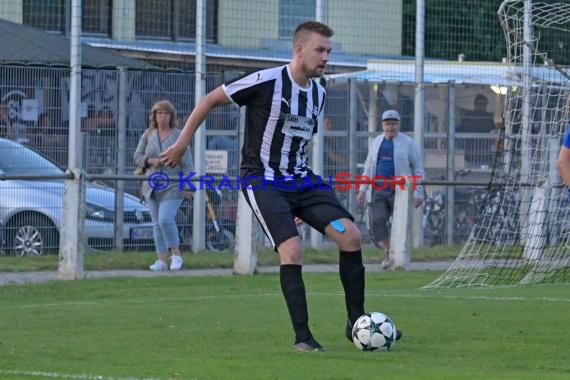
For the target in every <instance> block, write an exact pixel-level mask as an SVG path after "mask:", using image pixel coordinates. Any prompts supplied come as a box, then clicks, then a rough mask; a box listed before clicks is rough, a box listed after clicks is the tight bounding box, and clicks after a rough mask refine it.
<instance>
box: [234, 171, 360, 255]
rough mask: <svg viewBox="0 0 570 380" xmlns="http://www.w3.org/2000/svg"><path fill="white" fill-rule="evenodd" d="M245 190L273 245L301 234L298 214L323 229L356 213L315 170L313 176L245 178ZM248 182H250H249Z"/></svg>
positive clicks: (308, 222)
mask: <svg viewBox="0 0 570 380" xmlns="http://www.w3.org/2000/svg"><path fill="white" fill-rule="evenodd" d="M245 179H246V181H247V183H246V184H244V185H243V186H242V192H243V194H244V196H245V199H246V200H247V203H248V204H249V207H251V209H252V210H253V213H254V215H255V217H256V218H257V220H258V221H259V223H260V224H261V227H262V228H263V232H264V233H265V235H266V236H267V238H268V239H269V240H270V241H271V244H272V245H273V248H274V249H275V250H277V248H278V247H279V245H280V244H281V243H283V242H285V241H286V240H288V239H290V238H292V237H295V236H298V235H299V233H298V231H297V226H296V225H295V221H294V217H295V216H297V217H299V218H301V219H302V220H303V221H304V222H305V223H307V224H308V225H309V226H311V227H313V228H314V229H316V230H317V231H319V232H320V233H322V234H324V233H325V228H326V227H327V226H328V225H329V224H330V222H332V221H334V220H337V219H341V218H348V219H350V220H353V221H354V218H353V216H352V215H351V214H350V213H349V212H348V211H346V210H345V209H344V207H342V205H341V204H340V202H339V201H338V199H337V197H336V194H335V192H334V189H333V188H332V187H330V186H329V183H328V182H327V181H324V183H323V180H320V179H319V177H317V176H316V175H314V174H310V175H309V178H306V177H305V178H304V179H301V178H300V179H296V180H292V181H287V183H283V182H280V181H276V182H275V183H269V182H268V181H267V180H264V179H262V178H261V177H250V178H249V179H248V178H245ZM246 185H247V186H246Z"/></svg>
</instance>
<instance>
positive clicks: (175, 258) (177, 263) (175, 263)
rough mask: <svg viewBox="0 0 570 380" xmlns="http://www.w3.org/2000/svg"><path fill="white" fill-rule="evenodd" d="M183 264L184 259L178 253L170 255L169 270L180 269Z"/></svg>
mask: <svg viewBox="0 0 570 380" xmlns="http://www.w3.org/2000/svg"><path fill="white" fill-rule="evenodd" d="M183 265H184V260H182V256H180V255H172V261H171V262H170V270H180V269H182V266H183Z"/></svg>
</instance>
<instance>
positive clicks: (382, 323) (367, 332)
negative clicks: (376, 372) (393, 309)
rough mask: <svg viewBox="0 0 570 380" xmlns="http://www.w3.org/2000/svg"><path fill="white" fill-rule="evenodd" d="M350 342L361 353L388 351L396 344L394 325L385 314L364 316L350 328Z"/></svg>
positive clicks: (373, 313) (374, 313) (376, 313)
mask: <svg viewBox="0 0 570 380" xmlns="http://www.w3.org/2000/svg"><path fill="white" fill-rule="evenodd" d="M352 341H353V342H354V345H355V346H356V348H358V349H359V350H362V351H378V350H389V349H390V348H392V347H394V344H395V343H396V325H395V324H394V322H392V320H391V319H390V317H388V316H387V315H386V314H383V313H379V312H371V313H367V314H364V315H363V316H361V317H360V318H358V319H357V320H356V322H355V323H354V326H353V327H352Z"/></svg>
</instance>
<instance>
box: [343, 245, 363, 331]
mask: <svg viewBox="0 0 570 380" xmlns="http://www.w3.org/2000/svg"><path fill="white" fill-rule="evenodd" d="M339 274H340V281H341V282H342V286H343V287H344V300H345V303H346V312H347V314H348V319H349V321H350V323H351V325H354V322H356V320H357V319H358V318H359V317H360V316H361V315H362V314H364V265H362V250H360V249H359V250H358V251H354V252H346V251H342V250H340V255H339Z"/></svg>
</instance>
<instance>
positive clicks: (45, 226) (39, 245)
mask: <svg viewBox="0 0 570 380" xmlns="http://www.w3.org/2000/svg"><path fill="white" fill-rule="evenodd" d="M6 230H7V231H6V237H7V238H6V248H7V252H8V254H9V255H17V256H42V255H46V254H48V253H57V252H58V235H59V233H58V231H57V228H55V226H54V225H53V224H52V223H51V221H49V220H48V219H47V218H46V217H45V216H42V215H17V216H15V217H14V218H12V219H11V220H10V221H9V222H8V223H7V228H6Z"/></svg>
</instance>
